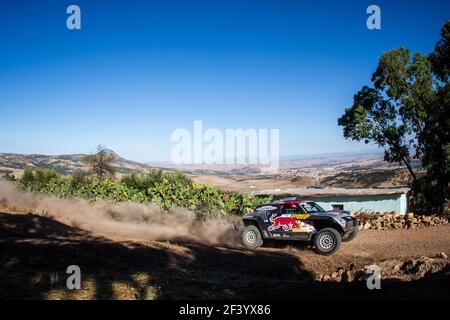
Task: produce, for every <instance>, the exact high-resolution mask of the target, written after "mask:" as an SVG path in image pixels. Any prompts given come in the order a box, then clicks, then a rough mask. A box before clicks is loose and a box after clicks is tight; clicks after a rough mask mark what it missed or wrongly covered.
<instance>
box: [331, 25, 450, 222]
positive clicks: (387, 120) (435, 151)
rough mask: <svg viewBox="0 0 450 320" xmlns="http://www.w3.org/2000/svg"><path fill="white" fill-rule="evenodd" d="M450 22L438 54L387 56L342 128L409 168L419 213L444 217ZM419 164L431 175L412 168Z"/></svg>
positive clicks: (449, 149)
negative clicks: (428, 212)
mask: <svg viewBox="0 0 450 320" xmlns="http://www.w3.org/2000/svg"><path fill="white" fill-rule="evenodd" d="M449 41H450V21H447V22H446V23H445V24H444V26H443V27H442V30H441V39H440V40H439V42H438V43H437V44H436V47H435V49H434V51H433V52H432V53H431V54H430V55H428V56H424V55H421V54H420V53H418V52H416V53H414V54H411V52H410V51H409V50H408V49H406V48H398V49H394V50H391V51H388V52H386V53H384V54H383V55H382V56H381V58H380V60H379V63H378V67H377V69H376V70H375V72H374V73H373V75H372V79H371V80H372V84H373V85H372V86H371V87H369V86H364V87H363V88H362V89H361V90H360V91H358V92H357V93H356V94H355V96H354V98H353V105H352V106H351V107H349V108H347V109H346V110H345V113H344V115H343V116H342V117H341V118H339V120H338V124H339V125H340V126H342V127H343V131H344V137H345V138H347V139H352V140H356V141H364V142H365V143H369V142H375V143H376V144H378V145H379V146H380V147H382V148H384V158H385V160H386V161H389V162H398V163H401V164H404V165H405V166H406V168H407V169H408V171H409V172H410V174H411V177H412V181H413V183H412V187H413V193H414V197H415V200H416V202H415V204H416V207H417V208H418V209H419V210H423V211H425V210H427V211H433V212H437V213H442V212H443V211H444V205H445V202H446V201H447V200H448V199H449V195H450V189H449V178H450V172H449V163H450V115H449V111H450V83H449V70H450V63H449V56H450V54H449V53H450V46H449ZM412 159H418V160H420V162H421V165H422V167H423V168H424V169H426V175H425V176H424V177H421V178H418V177H417V175H416V172H415V171H414V168H413V166H412V164H411V161H412Z"/></svg>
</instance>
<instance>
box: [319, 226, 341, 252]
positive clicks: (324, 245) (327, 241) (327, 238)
mask: <svg viewBox="0 0 450 320" xmlns="http://www.w3.org/2000/svg"><path fill="white" fill-rule="evenodd" d="M314 246H315V250H316V252H317V253H318V254H321V255H324V256H328V255H330V254H333V253H335V252H336V251H337V250H338V249H339V247H340V246H341V234H340V233H339V232H338V231H337V230H336V229H333V228H324V229H322V230H320V231H319V232H317V234H316V236H315V237H314Z"/></svg>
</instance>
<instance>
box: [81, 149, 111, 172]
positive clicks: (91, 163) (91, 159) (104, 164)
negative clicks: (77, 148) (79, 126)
mask: <svg viewBox="0 0 450 320" xmlns="http://www.w3.org/2000/svg"><path fill="white" fill-rule="evenodd" d="M114 160H115V155H114V153H113V152H112V151H110V150H108V149H106V148H104V147H102V146H100V145H99V146H98V147H97V153H96V154H92V155H89V156H86V157H85V158H84V161H85V162H86V165H87V170H88V172H89V174H91V175H93V176H96V177H97V178H99V179H104V178H112V177H114V175H115V170H114V167H113V166H112V164H113V162H114Z"/></svg>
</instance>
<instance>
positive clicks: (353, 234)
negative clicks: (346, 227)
mask: <svg viewBox="0 0 450 320" xmlns="http://www.w3.org/2000/svg"><path fill="white" fill-rule="evenodd" d="M357 235H358V228H355V229H354V230H353V231H352V232H350V233H349V234H347V235H345V236H343V237H342V242H349V241H352V240H353V239H355V238H356V236H357Z"/></svg>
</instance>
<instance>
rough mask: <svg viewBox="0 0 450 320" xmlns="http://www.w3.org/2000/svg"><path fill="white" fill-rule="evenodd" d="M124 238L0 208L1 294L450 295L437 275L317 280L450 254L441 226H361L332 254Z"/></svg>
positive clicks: (449, 232) (446, 229)
mask: <svg viewBox="0 0 450 320" xmlns="http://www.w3.org/2000/svg"><path fill="white" fill-rule="evenodd" d="M119 240H120V241H119ZM125 240H126V239H120V238H118V237H116V236H114V235H98V234H92V233H90V232H87V231H84V230H81V229H78V228H75V227H71V226H68V225H66V224H64V223H61V222H59V221H55V220H53V219H51V218H50V217H45V216H39V215H32V214H12V213H11V212H6V213H0V266H1V267H0V274H1V275H2V276H1V277H0V287H1V288H2V290H0V299H1V298H3V299H12V298H19V299H22V298H33V299H98V298H100V299H116V298H119V299H180V298H189V299H216V298H222V299H223V298H271V299H278V298H279V299H282V298H298V299H335V298H336V297H341V298H344V297H345V298H346V299H347V298H355V299H363V298H370V299H373V298H381V299H385V298H390V297H391V298H394V299H404V298H408V299H411V298H414V297H417V298H422V299H423V298H429V299H435V298H447V299H450V295H449V292H448V288H449V287H450V281H449V277H448V276H445V277H444V274H442V275H439V278H436V279H435V278H430V279H428V280H427V282H426V283H425V282H424V281H410V282H401V281H400V282H384V284H383V288H384V289H385V290H384V291H382V292H378V293H374V292H372V291H371V292H369V291H368V290H367V288H366V287H365V285H364V284H362V283H350V284H346V283H325V282H321V281H317V279H318V277H319V276H320V275H323V274H329V273H331V272H333V271H336V270H337V268H339V267H342V266H343V265H346V264H349V263H353V264H355V265H356V266H357V267H362V266H364V265H367V264H370V263H374V262H379V261H384V260H386V259H390V258H396V259H397V258H399V257H401V258H402V259H403V258H405V259H406V258H407V257H411V256H417V255H434V254H436V253H439V252H445V253H447V254H450V226H448V225H447V226H435V227H426V228H422V229H418V230H389V231H376V230H368V231H363V232H361V233H360V235H359V236H358V238H357V239H355V240H354V241H352V242H350V243H344V244H343V246H342V248H341V250H340V251H338V253H337V254H335V255H333V256H329V257H323V256H319V255H317V254H315V253H314V252H313V251H312V250H311V249H310V248H308V247H305V246H299V245H294V244H287V246H286V247H284V248H274V247H265V248H261V249H258V250H256V251H248V250H244V249H243V248H240V247H226V246H210V245H209V246H208V245H204V244H197V243H186V242H170V241H166V242H160V241H140V240H134V241H125ZM72 264H76V265H79V266H80V268H81V270H82V273H83V288H82V290H75V291H69V290H67V289H66V287H65V280H64V279H65V278H64V277H65V271H66V268H67V266H69V265H72ZM55 272H57V273H59V274H60V276H61V280H60V281H59V282H58V281H57V282H52V281H50V274H51V273H53V274H54V273H55ZM446 272H447V271H446ZM442 277H444V278H442ZM424 283H425V284H424ZM411 292H414V295H411ZM268 293H270V295H269V296H268ZM294 293H295V295H293V294H294Z"/></svg>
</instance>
